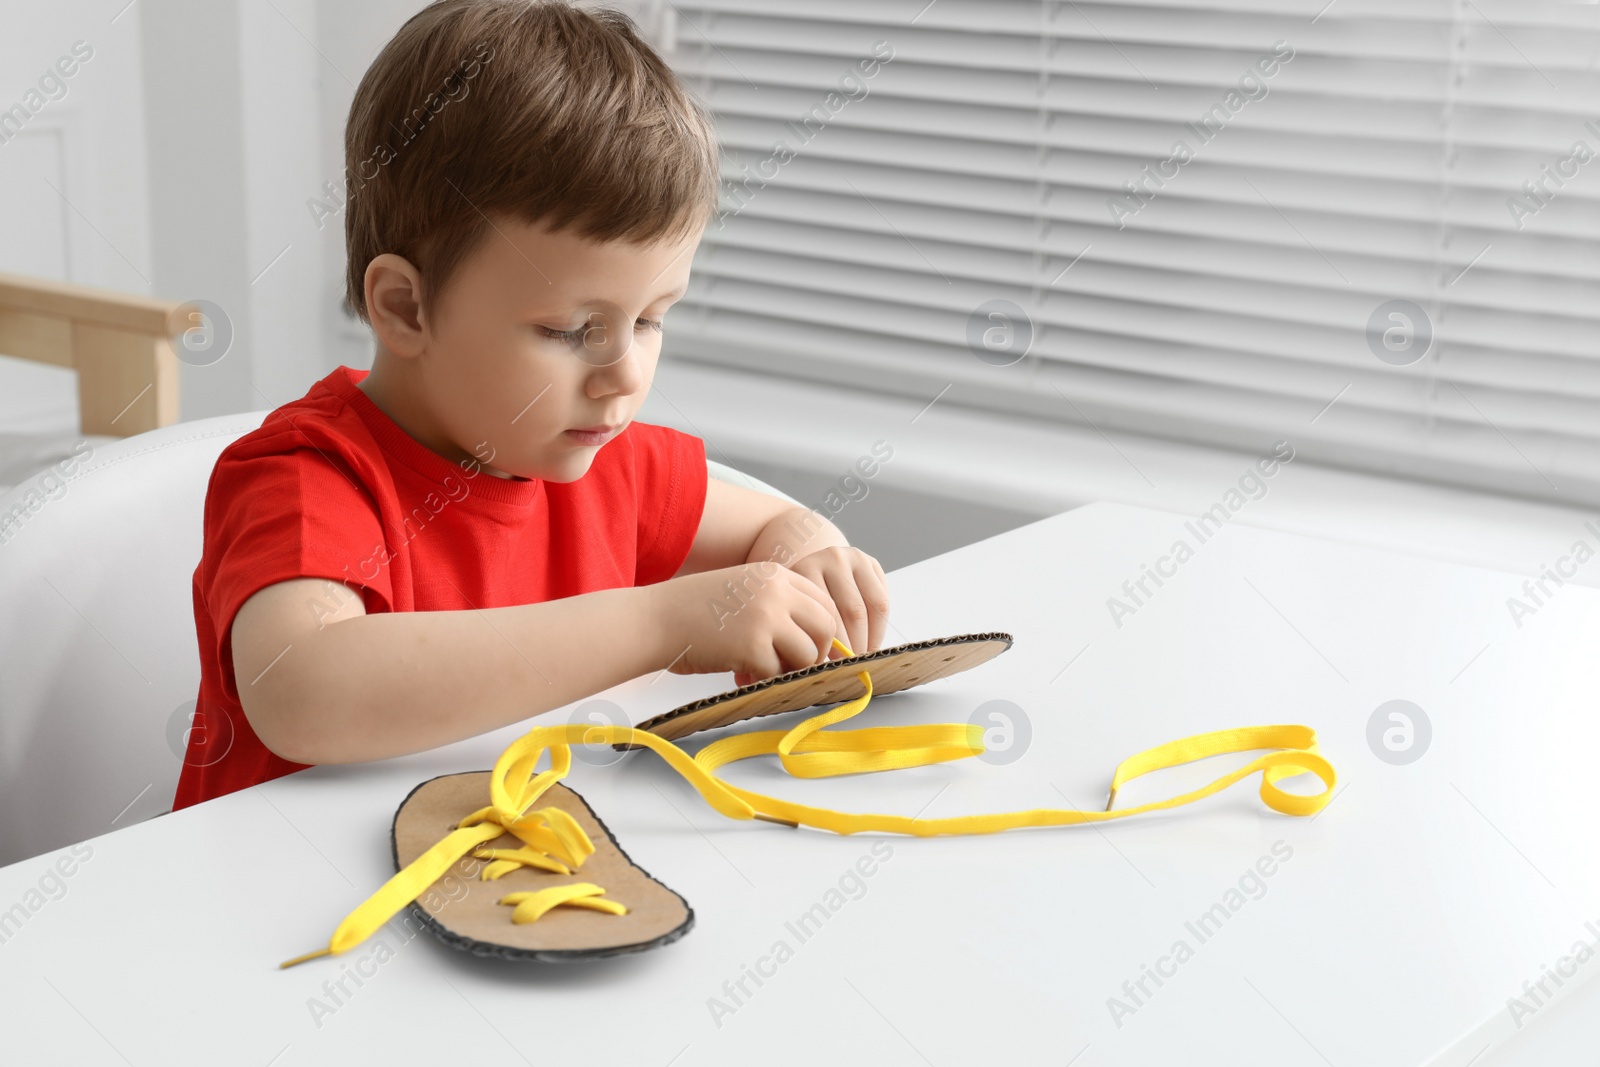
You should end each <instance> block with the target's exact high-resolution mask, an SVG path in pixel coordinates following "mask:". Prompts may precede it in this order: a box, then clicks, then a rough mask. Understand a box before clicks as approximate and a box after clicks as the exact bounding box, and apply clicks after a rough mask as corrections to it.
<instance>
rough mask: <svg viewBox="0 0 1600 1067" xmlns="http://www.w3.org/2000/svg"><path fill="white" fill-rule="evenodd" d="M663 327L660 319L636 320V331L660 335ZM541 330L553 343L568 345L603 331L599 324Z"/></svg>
mask: <svg viewBox="0 0 1600 1067" xmlns="http://www.w3.org/2000/svg"><path fill="white" fill-rule="evenodd" d="M661 326H662V322H661V320H660V319H636V320H634V328H635V329H645V330H655V331H656V332H657V333H659V332H661ZM539 329H540V330H541V331H542V332H543V333H544V335H545V336H546V337H548V338H550V339H551V340H552V341H565V342H566V343H568V344H578V343H579V342H581V341H582V340H583V338H584V335H586V334H587V333H588V332H589V331H590V330H595V329H601V327H600V326H599V324H592V325H584V326H579V327H577V328H576V329H572V330H552V329H551V328H550V327H548V326H541V327H539Z"/></svg>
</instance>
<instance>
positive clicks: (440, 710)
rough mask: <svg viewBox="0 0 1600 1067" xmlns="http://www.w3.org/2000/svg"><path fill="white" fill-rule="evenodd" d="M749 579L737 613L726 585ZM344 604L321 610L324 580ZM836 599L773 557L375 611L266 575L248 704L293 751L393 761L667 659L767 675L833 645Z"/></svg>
mask: <svg viewBox="0 0 1600 1067" xmlns="http://www.w3.org/2000/svg"><path fill="white" fill-rule="evenodd" d="M730 581H732V582H733V583H734V584H735V587H736V588H739V589H744V590H748V591H750V592H751V595H750V597H749V599H748V600H746V601H743V602H742V603H743V606H739V604H740V603H741V602H740V601H737V600H736V601H734V602H733V604H734V606H735V607H736V609H737V610H735V611H733V612H732V613H731V614H729V613H725V612H718V611H716V610H714V609H713V607H712V605H713V604H715V603H717V602H723V603H726V602H727V598H728V594H727V592H726V589H725V587H726V584H727V583H728V582H730ZM330 589H331V590H333V591H334V592H335V594H336V595H337V596H340V597H341V598H342V599H341V602H340V606H339V607H338V609H337V610H336V611H334V612H332V613H331V614H330V613H328V612H327V611H326V610H325V608H324V609H323V610H321V611H320V612H319V611H318V610H317V605H325V604H326V603H327V600H328V591H329V590H330ZM836 621H837V619H836V616H835V614H834V608H833V602H832V601H831V600H829V599H828V597H827V594H826V593H824V592H823V591H822V590H820V589H818V588H817V586H816V585H815V584H813V583H812V582H811V581H810V580H808V579H806V578H804V577H802V576H800V575H798V574H795V573H794V572H793V571H790V570H789V569H787V568H785V567H780V566H778V565H777V564H774V563H755V564H743V565H740V566H737V567H729V568H725V569H722V570H715V571H706V572H702V573H698V574H689V575H683V576H681V577H678V578H672V579H669V580H667V581H663V582H658V583H655V584H653V585H647V586H637V587H623V588H618V589H605V590H600V591H597V592H593V593H585V594H582V595H579V596H573V597H566V598H564V599H561V600H550V601H543V602H540V603H536V604H521V605H516V606H513V607H501V608H485V609H482V610H466V611H401V612H379V613H377V614H372V615H368V614H367V613H366V611H365V609H364V607H363V605H362V602H361V598H360V597H359V596H358V595H356V594H355V593H354V592H353V591H351V590H349V589H347V588H345V587H344V586H342V585H340V584H339V583H337V582H328V581H324V580H322V579H317V578H299V579H293V580H290V581H285V582H279V583H277V584H275V585H270V586H267V587H266V588H264V589H262V590H260V591H259V592H257V593H255V594H254V595H253V596H251V597H250V598H249V599H248V600H246V601H245V603H244V604H243V606H241V607H240V609H239V611H238V613H237V615H236V616H235V617H234V622H233V627H232V654H233V666H234V678H235V680H236V682H237V687H238V691H239V702H240V705H241V707H242V708H243V710H244V714H245V717H246V718H247V719H248V720H249V722H250V725H251V727H252V728H253V729H254V730H255V732H256V736H257V737H259V738H260V739H261V742H262V744H264V745H266V747H267V748H268V749H270V750H271V751H273V752H274V753H276V754H277V755H279V756H280V757H282V758H284V759H286V760H290V761H292V762H295V763H307V764H322V763H353V762H359V761H363V760H377V759H387V758H389V757H392V756H401V755H407V754H409V753H412V752H420V751H423V750H425V749H430V748H436V747H438V746H440V745H446V744H450V743H452V742H455V741H459V740H462V739H463V738H468V737H476V736H477V735H479V734H482V733H486V732H488V731H490V730H495V729H498V728H499V727H502V726H505V725H508V724H510V723H514V722H518V721H520V720H522V719H526V718H529V717H531V716H534V715H538V714H540V713H541V712H545V711H549V710H551V709H553V708H559V707H562V706H564V705H566V704H570V703H572V702H573V701H576V700H580V699H582V698H583V697H585V696H590V695H592V694H595V693H599V692H602V691H604V690H606V689H609V688H611V687H612V686H614V685H618V684H620V683H622V682H625V681H627V680H629V679H630V678H636V677H638V676H640V675H642V674H646V673H648V672H650V671H653V670H660V669H662V668H670V669H671V670H672V671H673V672H674V673H678V674H694V673H706V672H713V671H728V670H732V671H745V672H752V673H754V674H756V675H757V676H758V677H763V678H765V677H771V676H772V675H774V674H777V673H781V672H782V671H788V670H796V669H799V668H801V667H805V666H810V665H811V664H814V663H821V662H823V661H824V660H826V659H827V658H828V653H829V650H830V648H831V644H832V638H833V635H834V634H835V632H836Z"/></svg>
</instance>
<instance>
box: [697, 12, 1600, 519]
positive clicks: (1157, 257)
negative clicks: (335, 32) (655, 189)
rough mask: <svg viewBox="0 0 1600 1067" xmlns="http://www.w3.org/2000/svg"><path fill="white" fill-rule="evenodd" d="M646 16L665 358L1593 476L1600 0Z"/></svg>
mask: <svg viewBox="0 0 1600 1067" xmlns="http://www.w3.org/2000/svg"><path fill="white" fill-rule="evenodd" d="M671 6H672V8H673V10H674V11H675V12H676V14H677V18H676V24H675V26H674V28H673V33H672V38H673V40H674V42H675V43H674V44H673V45H672V50H671V52H670V54H669V58H670V59H671V61H672V62H673V64H674V66H675V67H676V69H678V70H679V71H680V73H681V75H682V76H683V77H684V78H685V80H686V82H687V83H688V84H689V85H690V86H691V87H692V88H693V89H694V90H695V91H696V92H697V93H698V94H699V95H700V96H701V97H702V99H704V100H705V101H706V102H707V103H708V104H709V105H710V106H711V108H712V109H713V111H714V113H715V118H716V122H717V127H718V132H719V137H720V140H721V143H722V148H723V152H724V167H723V179H724V189H723V203H722V213H721V217H720V218H719V219H718V220H717V221H715V222H713V223H712V224H711V226H710V228H709V229H708V231H707V234H706V237H705V240H704V241H703V243H702V245H701V248H700V250H699V251H698V252H697V262H696V264H695V271H694V275H693V281H692V284H691V288H690V291H689V293H688V294H687V296H686V297H685V298H684V300H683V301H682V302H681V303H680V305H679V306H678V308H676V309H675V310H674V312H673V315H672V316H671V319H670V321H669V327H668V329H667V338H666V353H667V355H668V356H669V357H670V358H674V359H678V360H684V361H691V362H696V363H703V364H711V365H717V366H724V367H730V368H737V369H742V370H750V371H756V372H760V373H766V374H775V375H783V376H790V377H794V378H801V379H807V380H813V381H821V382H831V383H835V384H837V385H838V386H839V387H841V388H848V389H852V390H863V389H864V390H873V391H878V392H882V393H887V394H892V395H896V396H903V397H910V398H921V399H923V400H925V401H929V402H932V401H934V400H935V399H937V402H939V403H942V404H944V403H948V404H959V405H966V406H969V407H972V408H977V409H983V410H987V411H992V412H994V413H995V414H996V415H997V416H998V417H1009V418H1015V417H1018V416H1024V417H1032V418H1040V419H1046V420H1058V421H1065V422H1071V423H1077V424H1084V423H1088V424H1090V425H1092V426H1094V427H1095V428H1096V429H1098V430H1100V431H1102V432H1105V431H1110V430H1122V431H1129V432H1135V433H1143V434H1151V435H1156V436H1161V437H1167V438H1173V439H1178V440H1184V441H1194V442H1201V443H1205V444H1210V445H1217V446H1224V447H1238V448H1245V449H1250V450H1255V449H1266V448H1269V447H1270V446H1271V444H1272V443H1273V442H1276V441H1279V440H1287V441H1289V442H1290V443H1292V445H1293V446H1294V447H1295V449H1296V453H1297V456H1298V457H1300V458H1305V459H1311V460H1314V461H1321V462H1326V463H1331V464H1336V465H1341V466H1347V467H1354V468H1358V469H1366V470H1373V471H1381V472H1385V473H1392V474H1400V475H1405V476H1411V477H1420V478H1427V479H1435V480H1444V481H1451V482H1456V483H1464V484H1470V485H1474V486H1478V487H1483V488H1490V489H1494V490H1498V491H1502V492H1511V493H1516V494H1521V495H1528V496H1534V497H1546V498H1554V499H1561V500H1566V501H1573V502H1584V503H1590V504H1600V299H1597V298H1600V287H1597V282H1600V245H1597V244H1596V240H1597V238H1600V8H1597V7H1595V6H1593V5H1589V6H1579V5H1558V4H1548V5H1546V4H1539V3H1532V2H1517V3H1513V2H1499V0H1367V2H1362V0H1332V2H1329V0H1166V2H1163V3H1145V2H1134V0H1119V2H1075V0H1060V2H1057V0H934V2H933V3H928V2H927V0H804V2H793V3H788V4H783V5H777V4H773V3H770V2H766V0H685V2H675V3H674V4H673V5H671ZM874 59H876V60H877V62H876V64H875V65H874V64H873V63H872V62H871V61H872V60H874ZM869 71H870V73H868V72H869ZM1180 146H1181V147H1180Z"/></svg>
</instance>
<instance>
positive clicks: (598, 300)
mask: <svg viewBox="0 0 1600 1067" xmlns="http://www.w3.org/2000/svg"><path fill="white" fill-rule="evenodd" d="M688 291H689V283H688V282H685V283H683V284H682V285H680V286H678V287H677V288H676V289H668V290H667V291H666V292H664V293H662V294H661V295H660V296H658V297H656V298H655V300H652V301H650V303H652V304H654V303H655V302H656V300H667V299H672V300H676V299H677V298H678V297H680V296H682V295H683V294H684V293H687V292H688ZM605 302H606V301H605V300H604V298H602V297H598V296H592V297H590V298H588V299H587V300H580V301H578V306H579V307H583V306H585V305H588V304H603V303H605Z"/></svg>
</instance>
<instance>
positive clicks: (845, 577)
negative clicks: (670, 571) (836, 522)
mask: <svg viewBox="0 0 1600 1067" xmlns="http://www.w3.org/2000/svg"><path fill="white" fill-rule="evenodd" d="M730 583H731V585H732V588H733V592H730V591H729V584H730ZM645 588H647V589H653V590H655V595H656V597H657V603H658V604H660V605H661V607H662V615H661V619H662V624H663V625H664V626H665V627H666V628H667V629H668V631H669V633H671V634H672V644H673V645H675V646H676V647H678V648H680V649H682V650H683V651H682V653H681V655H678V656H677V658H676V659H674V660H673V662H672V664H671V665H670V666H669V668H668V669H669V670H671V671H672V672H673V673H674V674H707V673H713V672H716V671H727V670H731V671H733V672H734V684H736V685H749V684H750V683H751V682H754V681H757V680H759V679H762V678H771V677H773V676H775V675H779V674H784V673H787V672H788V671H796V670H800V669H801V668H802V667H810V666H814V665H815V664H818V663H825V662H827V660H829V659H835V658H839V657H838V653H837V651H836V650H835V649H834V648H833V639H834V638H835V637H837V638H839V640H841V641H843V642H844V643H845V644H847V645H849V646H850V648H851V650H852V651H854V652H858V653H859V652H870V651H872V650H874V649H876V648H878V647H879V645H881V644H882V640H883V637H882V635H883V630H884V627H885V626H887V624H888V615H889V595H888V583H887V581H886V580H885V578H884V574H883V568H882V567H881V566H879V565H878V561H877V560H875V559H873V558H872V557H871V556H869V555H867V554H866V553H864V552H862V551H861V550H860V549H857V548H825V549H822V550H821V551H819V552H813V553H811V554H810V555H808V556H803V557H801V558H800V559H798V560H796V561H795V562H794V563H793V564H791V565H790V566H789V567H782V566H780V565H778V564H777V563H775V562H771V561H767V562H761V563H744V564H740V565H739V566H736V567H725V568H722V569H720V570H714V571H704V572H701V573H699V574H688V575H684V576H682V577H679V578H672V579H669V580H668V581H665V582H661V583H659V584H658V585H656V586H646V587H645Z"/></svg>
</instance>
